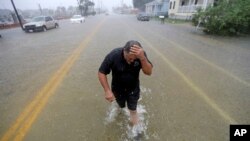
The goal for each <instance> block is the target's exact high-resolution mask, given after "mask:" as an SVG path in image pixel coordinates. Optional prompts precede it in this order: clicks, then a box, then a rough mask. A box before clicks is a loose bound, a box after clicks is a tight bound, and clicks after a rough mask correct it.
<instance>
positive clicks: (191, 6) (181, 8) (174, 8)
mask: <svg viewBox="0 0 250 141" xmlns="http://www.w3.org/2000/svg"><path fill="white" fill-rule="evenodd" d="M215 1H216V0H170V2H169V11H168V16H169V18H174V19H186V20H191V19H192V16H193V14H194V13H196V12H197V9H198V8H202V9H206V8H207V7H208V6H209V5H213V4H214V2H215Z"/></svg>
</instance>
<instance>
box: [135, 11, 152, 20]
mask: <svg viewBox="0 0 250 141" xmlns="http://www.w3.org/2000/svg"><path fill="white" fill-rule="evenodd" d="M149 19H150V17H149V15H147V14H146V13H139V14H138V15H137V20H139V21H149Z"/></svg>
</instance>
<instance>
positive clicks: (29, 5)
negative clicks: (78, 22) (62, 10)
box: [0, 0, 132, 10]
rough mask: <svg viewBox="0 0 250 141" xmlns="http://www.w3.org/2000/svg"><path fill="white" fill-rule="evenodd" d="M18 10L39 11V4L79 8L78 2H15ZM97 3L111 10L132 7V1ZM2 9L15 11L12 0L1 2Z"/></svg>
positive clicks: (100, 0)
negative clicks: (123, 6)
mask: <svg viewBox="0 0 250 141" xmlns="http://www.w3.org/2000/svg"><path fill="white" fill-rule="evenodd" d="M13 1H14V3H15V5H16V7H17V8H18V9H21V10H24V9H38V4H40V5H41V7H42V8H51V9H56V7H57V6H65V7H66V8H67V7H68V6H77V0H13ZM91 1H93V2H94V3H95V7H100V6H101V5H102V7H105V8H107V9H109V10H111V8H112V7H114V6H120V5H121V3H122V2H123V3H125V4H127V5H128V6H132V0H91ZM0 9H11V10H12V9H13V7H12V5H11V0H0Z"/></svg>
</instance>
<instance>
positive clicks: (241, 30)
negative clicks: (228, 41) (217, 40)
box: [192, 0, 250, 35]
mask: <svg viewBox="0 0 250 141" xmlns="http://www.w3.org/2000/svg"><path fill="white" fill-rule="evenodd" d="M199 19H200V21H201V23H202V26H203V27H204V31H205V32H206V33H210V34H218V35H238V34H250V0H237V1H236V0H221V1H219V2H218V4H217V6H214V7H212V6H209V7H208V8H207V9H206V10H205V11H204V10H202V9H199V10H198V12H197V13H196V14H195V15H194V17H193V20H192V22H193V24H194V25H197V24H198V22H199Z"/></svg>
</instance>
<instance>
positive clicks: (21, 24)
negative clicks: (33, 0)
mask: <svg viewBox="0 0 250 141" xmlns="http://www.w3.org/2000/svg"><path fill="white" fill-rule="evenodd" d="M11 3H12V5H13V8H14V10H15V12H16V16H17V19H18V21H19V23H20V26H21V28H22V30H24V29H23V23H22V21H21V19H20V17H19V14H18V12H17V10H16V6H15V4H14V2H13V0H11Z"/></svg>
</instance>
